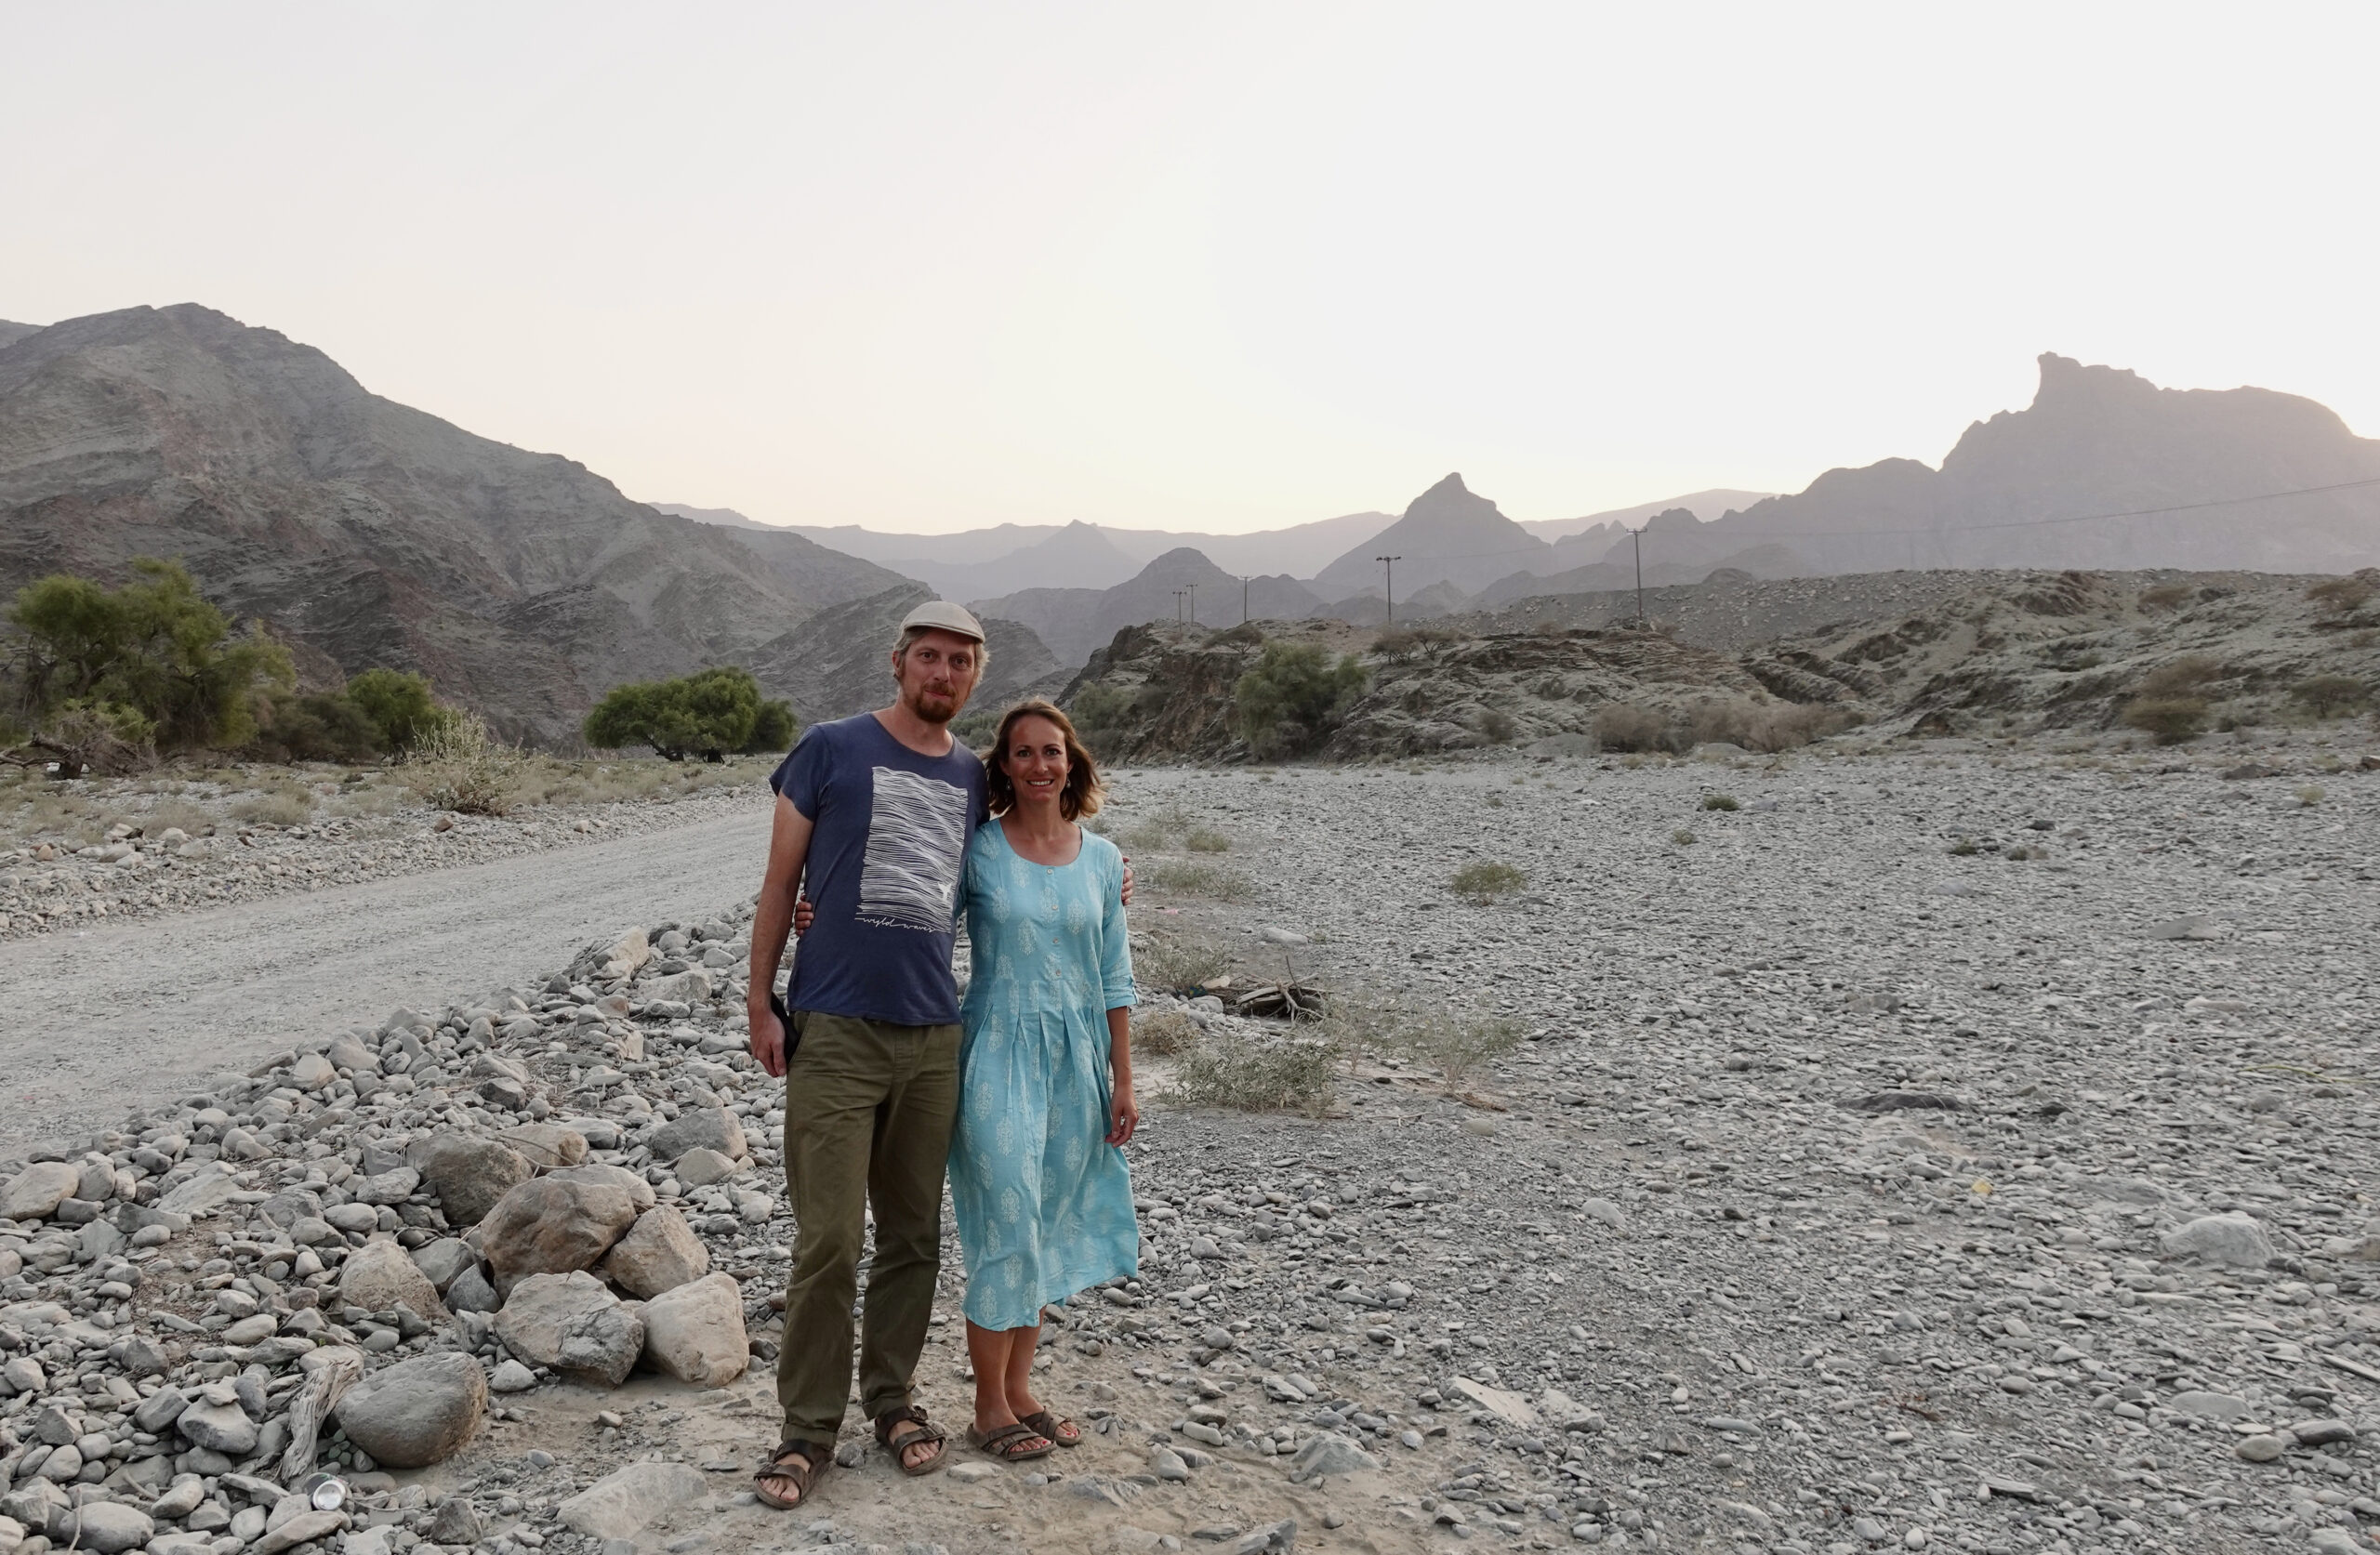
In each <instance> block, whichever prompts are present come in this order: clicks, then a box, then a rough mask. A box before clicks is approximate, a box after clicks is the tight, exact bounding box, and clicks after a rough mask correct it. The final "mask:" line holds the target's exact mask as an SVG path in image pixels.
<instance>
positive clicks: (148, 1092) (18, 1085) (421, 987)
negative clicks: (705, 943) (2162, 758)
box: [0, 810, 769, 1154]
mask: <svg viewBox="0 0 2380 1555" xmlns="http://www.w3.org/2000/svg"><path fill="white" fill-rule="evenodd" d="M768 820H769V818H768V812H767V811H766V810H753V811H751V812H749V813H739V814H734V815H729V816H724V817H721V818H718V819H714V820H707V821H702V822H698V823H696V824H692V825H687V826H681V827H677V828H674V829H669V830H659V831H653V832H648V833H645V834H644V835H641V836H638V837H623V838H621V839H619V840H618V841H615V842H601V843H592V844H581V845H579V846H575V847H571V848H566V849H559V850H553V851H550V852H541V853H534V854H530V855H528V856H525V857H520V858H511V859H503V860H498V861H496V862H495V863H482V864H473V865H469V866H466V867H463V868H457V869H447V870H440V871H437V872H435V873H430V874H420V875H411V876H401V877H398V878H395V879H387V880H377V881H368V882H365V883H364V884H360V885H350V886H341V887H336V888H334V889H331V890H320V891H308V892H302V893H298V894H293V895H287V896H280V897H274V898H271V899H269V900H266V901H262V902H255V903H241V904H239V905H236V906H231V907H223V908H218V909H214V910H212V911H205V912H195V913H186V914H181V915H178V916H171V917H165V918H159V919H152V920H150V921H148V922H144V923H134V924H126V925H124V926H122V927H120V928H107V929H88V930H84V931H79V932H74V933H71V934H52V935H46V936H43V937H41V938H38V939H29V940H20V941H16V942H11V943H8V944H6V945H0V1010H6V1011H7V1020H6V1021H5V1022H0V1098H5V1100H6V1105H5V1106H0V1154H13V1153H19V1152H21V1151H23V1150H24V1149H26V1148H27V1147H28V1146H30V1145H33V1144H36V1143H41V1142H44V1141H47V1140H56V1139H59V1138H62V1137H65V1136H69V1135H73V1134H76V1133H87V1132H89V1131H90V1130H91V1129H92V1128H94V1127H99V1126H101V1125H102V1124H105V1123H111V1122H112V1121H114V1120H115V1119H117V1118H119V1117H121V1116H122V1115H123V1114H124V1112H125V1111H126V1109H127V1108H130V1107H134V1106H139V1105H143V1104H146V1103H150V1102H152V1101H155V1100H170V1099H171V1098H173V1097H175V1096H176V1095H178V1094H179V1092H180V1091H181V1090H182V1089H184V1088H186V1087H187V1085H188V1083H189V1082H190V1081H191V1080H192V1078H193V1077H195V1076H199V1075H204V1074H211V1073H214V1072H216V1071H218V1070H223V1069H240V1070H245V1069H247V1068H249V1067H251V1066H253V1065H254V1064H255V1063H256V1062H257V1061H259V1060H261V1059H263V1058H265V1057H266V1056H268V1055H270V1054H271V1053H273V1052H275V1051H278V1050H280V1049H282V1048H287V1047H288V1046H289V1045H290V1044H291V1043H293V1042H295V1041H297V1040H298V1039H299V1038H301V1037H307V1036H317V1037H319V1036H327V1035H330V1034H336V1033H337V1032H338V1031H342V1030H345V1029H346V1028H347V1027H348V1026H350V1025H352V1024H354V1023H355V1022H356V1021H361V1020H364V1019H366V1018H367V1017H372V1018H377V1015H378V1014H380V1013H384V1012H386V1011H387V1010H388V1009H389V1008H391V1007H393V1006H396V1005H402V1004H411V1005H416V1006H425V1007H434V1006H439V1005H442V1004H443V1003H444V1002H446V1001H447V1000H449V999H452V998H454V997H456V996H457V995H461V994H464V993H467V992H479V991H483V990H486V989H489V988H494V987H498V986H501V985H503V984H506V983H508V982H518V981H522V980H526V979H528V978H532V977H543V976H545V975H547V974H549V973H550V972H551V971H552V970H553V969H554V968H556V967H558V966H561V965H562V964H564V963H565V962H567V961H568V960H569V959H570V957H571V955H573V954H574V953H575V951H576V950H577V949H578V947H579V946H580V945H582V944H584V943H585V942H587V941H588V940H590V939H593V938H595V937H596V936H598V935H605V934H616V933H617V932H618V931H619V930H620V929H621V928H622V927H623V926H624V925H627V924H629V923H634V922H639V921H641V920H643V919H644V918H645V917H646V916H647V915H650V914H654V913H677V914H681V915H682V916H702V915H704V914H707V913H711V912H715V911H717V910H718V909H719V908H720V907H721V905H722V904H724V903H727V902H730V901H732V900H734V898H736V897H737V896H739V895H742V894H744V893H746V892H747V891H748V890H752V889H753V888H755V887H757V886H758V884H759V882H760V863H761V856H762V850H764V849H765V847H766V845H767V837H768Z"/></svg>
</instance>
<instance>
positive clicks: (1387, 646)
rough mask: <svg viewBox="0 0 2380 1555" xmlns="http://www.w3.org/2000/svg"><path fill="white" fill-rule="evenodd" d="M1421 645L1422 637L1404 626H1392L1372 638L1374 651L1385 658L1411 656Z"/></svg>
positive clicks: (1398, 658)
mask: <svg viewBox="0 0 2380 1555" xmlns="http://www.w3.org/2000/svg"><path fill="white" fill-rule="evenodd" d="M1420 646H1421V639H1420V638H1418V637H1416V636H1415V635H1414V634H1413V633H1412V632H1410V631H1408V630H1407V629H1406V628H1404V627H1402V626H1392V627H1390V628H1389V629H1388V630H1387V631H1384V632H1382V633H1381V634H1380V636H1378V637H1376V638H1374V639H1372V652H1375V653H1378V654H1379V655H1380V656H1381V657H1382V658H1383V659H1391V660H1401V659H1406V658H1409V657H1411V656H1412V653H1413V651H1414V650H1415V649H1416V648H1419V647H1420Z"/></svg>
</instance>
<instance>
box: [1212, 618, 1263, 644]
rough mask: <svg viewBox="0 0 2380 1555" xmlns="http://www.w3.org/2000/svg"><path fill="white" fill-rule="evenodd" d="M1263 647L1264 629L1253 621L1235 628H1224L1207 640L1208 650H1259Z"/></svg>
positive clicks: (1244, 622)
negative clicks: (1226, 648)
mask: <svg viewBox="0 0 2380 1555" xmlns="http://www.w3.org/2000/svg"><path fill="white" fill-rule="evenodd" d="M1263 645H1264V628H1263V627H1262V626H1258V625H1257V624H1256V623H1255V622H1253V621H1243V622H1241V623H1240V624H1239V625H1238V626H1225V627H1224V628H1223V630H1222V631H1220V632H1217V633H1216V634H1215V635H1214V636H1212V637H1210V638H1209V639H1207V646H1208V647H1210V648H1224V647H1244V648H1261V647H1263Z"/></svg>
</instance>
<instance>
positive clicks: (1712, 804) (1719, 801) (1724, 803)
mask: <svg viewBox="0 0 2380 1555" xmlns="http://www.w3.org/2000/svg"><path fill="white" fill-rule="evenodd" d="M1702 808H1703V809H1705V810H1741V809H1743V808H1744V807H1743V806H1741V805H1739V804H1738V803H1737V802H1736V797H1735V796H1734V795H1733V794H1705V795H1703V796H1702Z"/></svg>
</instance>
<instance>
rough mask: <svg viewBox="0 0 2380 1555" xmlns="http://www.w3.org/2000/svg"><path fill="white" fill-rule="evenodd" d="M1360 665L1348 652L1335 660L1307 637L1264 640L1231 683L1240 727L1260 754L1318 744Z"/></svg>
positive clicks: (1356, 685)
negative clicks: (1252, 661)
mask: <svg viewBox="0 0 2380 1555" xmlns="http://www.w3.org/2000/svg"><path fill="white" fill-rule="evenodd" d="M1366 679H1367V677H1366V675H1365V673H1364V666H1363V665H1360V664H1358V663H1356V662H1355V655H1354V654H1352V653H1349V654H1344V655H1342V656H1341V657H1340V658H1339V659H1338V661H1337V662H1336V663H1333V662H1332V660H1331V657H1330V652H1329V650H1328V649H1326V648H1324V647H1322V646H1321V645H1320V644H1318V643H1312V642H1268V643H1266V644H1265V645H1264V652H1263V653H1262V654H1261V655H1259V656H1258V658H1257V660H1256V664H1255V665H1254V666H1253V667H1252V668H1250V670H1249V671H1248V673H1246V674H1245V675H1242V676H1241V677H1240V678H1239V680H1238V683H1237V684H1236V686H1234V687H1233V689H1232V696H1233V700H1234V701H1235V702H1236V705H1237V708H1238V713H1239V728H1240V732H1241V734H1242V735H1244V736H1245V737H1246V739H1247V741H1248V745H1249V748H1250V750H1253V751H1256V752H1258V753H1259V754H1262V755H1266V756H1274V755H1281V756H1287V755H1295V754H1297V753H1298V752H1301V751H1303V750H1307V749H1310V748H1312V747H1313V746H1315V745H1320V744H1321V743H1322V740H1323V738H1324V737H1325V736H1326V735H1328V734H1329V731H1331V730H1332V729H1333V728H1334V727H1336V726H1337V724H1338V722H1339V719H1340V718H1341V717H1342V715H1343V714H1344V713H1345V711H1346V709H1347V707H1348V705H1350V704H1352V703H1353V702H1354V701H1355V698H1356V697H1358V696H1360V695H1362V694H1363V690H1364V683H1365V680H1366Z"/></svg>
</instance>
